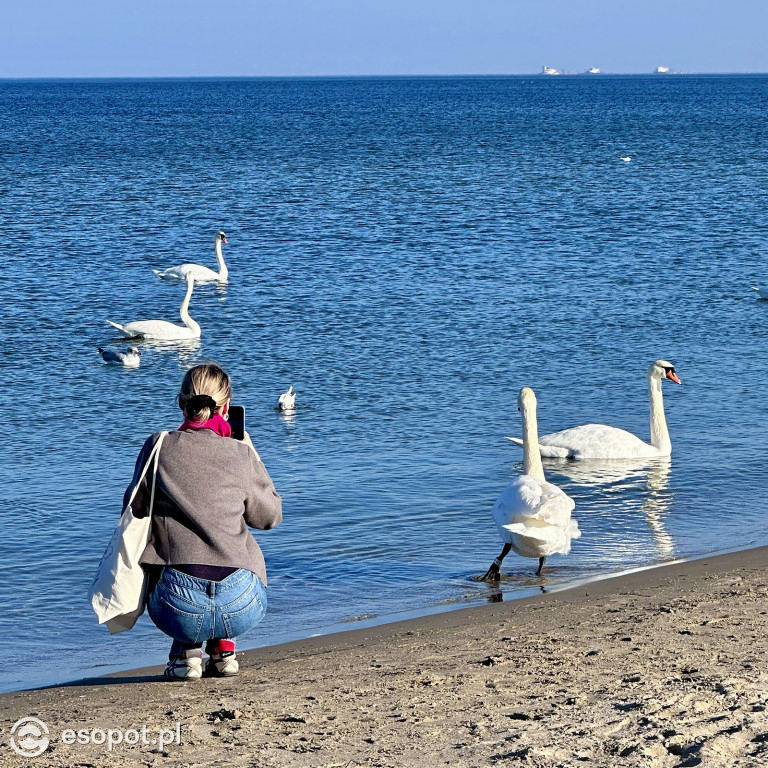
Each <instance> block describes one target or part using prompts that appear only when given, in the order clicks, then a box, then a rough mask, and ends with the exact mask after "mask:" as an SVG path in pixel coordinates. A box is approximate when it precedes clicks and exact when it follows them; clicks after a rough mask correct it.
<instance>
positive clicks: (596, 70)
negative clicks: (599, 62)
mask: <svg viewBox="0 0 768 768" xmlns="http://www.w3.org/2000/svg"><path fill="white" fill-rule="evenodd" d="M587 74H588V75H602V74H603V70H602V69H600V67H590V68H589V69H588V70H587Z"/></svg>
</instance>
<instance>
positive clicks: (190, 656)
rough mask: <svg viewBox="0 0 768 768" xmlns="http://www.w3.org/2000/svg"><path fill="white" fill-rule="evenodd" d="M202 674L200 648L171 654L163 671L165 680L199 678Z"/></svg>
mask: <svg viewBox="0 0 768 768" xmlns="http://www.w3.org/2000/svg"><path fill="white" fill-rule="evenodd" d="M202 676H203V652H202V650H201V649H200V648H191V649H190V650H188V651H184V652H183V653H180V654H179V655H178V656H172V657H171V658H170V659H169V661H168V665H167V666H166V668H165V672H163V677H165V678H166V679H167V680H199V679H200V678H201V677H202Z"/></svg>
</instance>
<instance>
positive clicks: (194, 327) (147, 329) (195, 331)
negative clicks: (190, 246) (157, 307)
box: [107, 273, 200, 341]
mask: <svg viewBox="0 0 768 768" xmlns="http://www.w3.org/2000/svg"><path fill="white" fill-rule="evenodd" d="M186 279H187V292H186V294H185V295H184V301H182V302H181V307H180V308H179V316H180V317H181V322H182V323H184V325H176V324H175V323H169V322H168V321H167V320H136V321H134V322H132V323H126V324H125V325H120V324H119V323H113V322H112V321H111V320H107V322H108V323H109V324H110V325H112V326H114V327H115V328H117V330H118V331H120V333H122V334H123V336H125V337H126V338H129V339H135V338H138V339H161V340H164V341H178V340H181V339H199V338H200V326H199V325H198V324H197V323H196V322H195V321H194V320H193V319H192V318H191V317H190V316H189V312H187V309H188V307H189V299H190V297H191V296H192V290H193V289H194V287H195V278H194V277H193V276H192V274H191V273H190V274H188V275H187V278H186Z"/></svg>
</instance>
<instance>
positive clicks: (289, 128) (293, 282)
mask: <svg viewBox="0 0 768 768" xmlns="http://www.w3.org/2000/svg"><path fill="white" fill-rule="evenodd" d="M622 157H630V158H631V160H629V161H626V160H622V159H621V158H622ZM766 189H768V76H764V75H750V76H748V75H743V76H742V75H734V76H726V75H721V76H703V75H702V76H694V75H690V76H689V75H668V76H563V77H544V76H495V77H491V76H488V77H370V78H362V77H361V78H328V79H325V78H307V79H289V78H286V79H280V78H274V79H229V80H79V81H64V80H50V81H44V80H36V81H23V80H14V81H9V80H6V81H0V231H1V232H2V240H3V252H4V254H5V256H4V258H3V264H2V269H0V298H1V300H0V364H2V380H1V384H2V402H3V407H4V410H3V417H2V421H3V424H4V428H3V432H4V434H5V436H6V438H5V439H6V442H5V448H4V449H3V451H2V454H0V575H1V577H2V583H3V584H4V585H5V587H4V589H3V590H2V591H0V638H2V639H1V640H0V643H2V648H3V650H2V653H3V657H4V658H5V659H6V660H7V661H8V663H4V664H2V665H0V690H4V691H8V690H15V689H21V688H28V687H32V686H38V685H45V684H52V683H57V682H62V681H68V680H76V679H80V678H83V677H87V676H92V675H97V674H101V673H105V672H111V671H114V670H118V669H129V668H135V667H139V666H142V665H145V664H160V663H163V661H164V660H165V659H166V654H167V652H168V647H169V640H168V638H166V637H165V636H164V635H162V634H161V633H160V632H159V631H158V630H157V629H156V628H155V627H154V626H153V625H152V623H151V621H150V620H149V618H148V617H146V616H144V617H142V618H141V619H140V621H139V623H138V624H137V626H136V627H135V628H134V629H133V630H132V631H130V632H127V633H123V634H118V635H115V636H110V635H109V634H108V632H107V630H106V629H105V628H104V627H103V626H99V625H98V624H97V623H96V619H95V616H94V614H93V613H92V611H91V608H90V604H89V601H88V590H89V586H90V583H91V580H92V577H93V575H94V571H95V567H96V565H97V563H98V561H99V559H100V556H101V554H102V552H103V550H104V548H105V546H106V544H107V541H108V539H109V536H110V534H111V532H112V530H113V529H114V527H115V524H116V522H117V520H118V518H119V516H120V513H121V499H122V494H123V491H124V490H125V488H126V486H127V484H128V482H129V480H130V477H131V475H132V472H133V467H134V462H135V460H136V456H137V454H138V451H139V449H140V447H141V445H142V443H143V442H144V440H145V438H146V437H147V436H148V435H149V434H151V433H153V432H155V431H157V430H161V429H174V428H176V427H178V425H179V424H180V412H179V410H178V407H177V404H176V394H177V392H178V388H179V384H180V382H181V379H182V377H183V375H184V372H185V371H186V370H187V369H188V368H189V367H190V366H192V365H195V364H197V363H200V362H203V361H208V360H213V361H216V362H217V363H219V364H220V365H221V366H223V367H224V368H225V369H226V370H227V371H228V372H229V373H230V374H231V376H232V380H233V385H234V402H236V403H238V404H240V405H242V406H243V407H244V409H245V418H246V427H247V429H248V430H249V432H250V433H251V435H252V437H253V441H254V443H255V444H256V447H257V449H258V450H259V452H260V454H261V456H262V458H263V460H264V462H265V464H266V466H267V468H268V470H269V472H270V474H271V476H272V478H273V479H274V482H275V485H276V487H277V489H278V491H279V492H280V494H281V495H282V498H283V507H284V520H283V523H282V524H281V525H280V526H279V527H278V528H276V529H274V530H271V531H267V532H258V531H257V532H255V536H256V538H257V540H258V542H259V544H260V545H261V547H262V549H263V551H264V554H265V558H266V562H267V569H268V574H269V585H268V599H269V609H268V613H267V616H266V618H265V619H264V621H263V622H262V623H261V624H259V625H258V626H257V627H255V628H254V629H253V630H252V631H250V632H249V633H248V634H247V635H245V636H243V637H242V638H241V639H240V641H239V647H240V648H243V649H245V648H252V647H257V646H262V645H267V644H274V643H278V642H282V641H285V640H290V639H295V638H302V637H308V636H311V635H318V634H325V633H330V632H337V631H343V630H345V629H350V628H354V627H360V626H369V625H371V624H375V623H382V622H387V621H391V620H394V619H398V618H402V617H406V616H418V615H423V614H427V613H431V612H436V611H446V610H453V609H458V608H462V607H465V606H471V605H479V604H482V603H485V602H488V601H499V600H503V601H508V600H514V599H515V598H517V597H520V596H522V595H530V594H540V593H541V592H546V591H549V590H555V589H559V588H561V587H563V586H567V585H569V584H573V583H576V582H580V581H584V580H588V579H592V578H595V577H603V576H607V575H609V574H613V573H617V572H622V571H627V570H631V569H637V568H643V567H648V566H654V565H657V564H660V563H665V562H669V561H672V560H680V559H686V558H693V557H696V556H701V555H706V554H708V553H713V552H721V551H725V550H736V549H741V548H747V547H752V546H755V545H759V544H765V543H768V525H766V522H767V514H768V510H766V489H767V488H768V484H767V483H766V471H767V470H766V463H767V462H766V460H767V459H768V451H766V423H767V419H768V400H767V399H766V382H768V301H766V300H763V299H761V298H760V296H759V294H758V293H756V292H755V291H754V290H753V288H752V286H758V287H760V286H764V287H766V288H768V248H767V245H766V244H767V242H768V213H767V211H768V206H766ZM219 230H223V231H224V232H225V233H226V236H227V239H228V243H227V244H226V245H225V246H224V251H223V253H224V258H225V260H226V262H227V265H228V267H229V270H230V280H229V283H228V285H226V286H216V285H199V286H197V287H196V288H195V291H194V294H193V296H192V299H191V304H190V314H191V315H192V317H194V318H195V320H197V322H199V324H200V326H201V327H202V337H201V339H200V341H199V342H193V343H177V344H160V343H152V342H140V343H138V344H137V346H139V347H140V349H141V353H142V358H141V366H140V367H139V368H137V369H133V370H131V369H125V368H122V367H114V366H107V365H105V364H104V363H103V362H102V360H101V357H100V356H99V354H98V353H97V348H98V347H104V348H110V349H115V350H125V349H127V347H129V346H130V345H131V344H132V342H129V341H125V340H121V339H120V338H119V337H117V336H116V332H115V331H114V329H113V328H112V327H111V326H109V325H108V324H107V322H106V320H108V319H109V320H113V321H116V322H121V323H122V322H127V321H131V320H139V319H148V318H159V319H167V320H172V321H173V320H176V321H177V322H178V313H179V305H180V303H181V299H182V297H183V293H184V286H182V285H180V284H179V283H172V282H168V281H162V280H160V279H158V277H157V276H156V275H155V274H154V273H153V269H165V268H166V267H171V266H174V265H177V264H181V263H184V262H196V263H199V264H205V265H207V266H210V267H213V268H215V267H216V260H215V252H214V236H215V234H216V232H218V231H219ZM767 295H768V292H767ZM657 358H662V359H665V360H668V361H670V362H671V363H673V364H674V365H675V366H676V369H677V372H678V375H679V376H680V379H681V381H682V386H678V385H677V384H674V383H672V382H669V381H667V382H665V383H664V386H663V392H664V405H665V409H666V414H667V420H668V424H669V429H670V434H671V439H672V446H673V447H672V457H671V460H669V461H663V462H655V463H654V462H650V463H642V462H641V463H637V462H581V463H579V462H567V461H553V460H549V461H546V462H545V467H544V469H545V473H546V475H547V478H548V480H550V481H551V482H554V483H556V484H557V485H559V486H560V487H561V488H562V489H563V490H564V491H565V492H566V493H567V494H569V495H570V496H572V497H573V499H574V500H575V504H576V506H575V510H574V517H575V518H576V519H577V521H578V524H579V527H580V529H581V531H582V536H581V538H579V539H578V540H575V541H574V542H573V548H572V550H571V553H570V554H569V555H567V556H553V557H551V558H550V559H549V560H548V561H547V564H546V566H545V570H544V573H543V576H542V577H541V578H537V577H536V575H535V570H536V566H537V563H536V562H535V561H534V560H528V559H524V558H521V557H518V556H517V555H515V554H514V553H511V554H510V555H508V557H507V558H506V560H505V562H504V567H503V578H502V580H501V582H500V583H499V584H497V585H493V584H488V583H485V582H483V581H480V580H479V578H478V577H480V576H482V574H484V573H485V571H486V570H487V568H488V567H489V565H490V564H491V562H492V560H493V559H494V557H496V556H497V555H498V554H499V552H500V550H501V541H500V539H499V536H498V533H497V531H496V528H495V525H494V523H493V520H492V517H491V509H492V507H493V504H494V501H495V499H496V498H497V496H498V495H499V494H500V493H501V491H502V490H503V489H504V487H505V486H506V485H507V483H509V482H510V481H511V480H513V479H515V478H516V477H517V476H518V475H520V474H521V473H522V471H523V469H522V463H521V459H522V453H521V450H520V448H519V447H518V446H516V445H514V444H513V443H512V442H510V441H509V440H507V437H508V436H516V435H519V434H520V432H521V422H520V414H519V413H518V410H517V395H518V392H519V390H520V388H521V387H523V386H528V387H532V388H533V389H534V390H535V392H536V395H537V398H538V418H539V428H540V431H541V433H545V432H550V431H555V430H559V429H563V428H565V427H569V426H574V425H577V424H583V423H589V422H598V423H607V424H611V425H614V426H618V427H622V428H624V429H627V430H630V431H631V432H634V433H635V434H637V435H639V436H640V437H642V438H643V439H646V440H647V439H648V438H649V402H648V390H647V384H646V370H647V368H648V365H649V364H650V363H651V362H652V361H654V360H656V359H657ZM289 385H292V386H293V387H294V390H295V391H296V392H297V393H298V396H297V400H296V411H295V413H292V414H284V413H281V412H280V411H278V410H277V408H276V404H277V398H278V396H279V395H280V393H281V392H283V391H284V390H286V389H287V388H288V386H289ZM210 471H211V475H212V477H214V476H215V471H216V468H215V467H213V466H212V467H211V470H210Z"/></svg>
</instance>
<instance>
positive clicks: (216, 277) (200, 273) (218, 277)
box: [152, 232, 229, 283]
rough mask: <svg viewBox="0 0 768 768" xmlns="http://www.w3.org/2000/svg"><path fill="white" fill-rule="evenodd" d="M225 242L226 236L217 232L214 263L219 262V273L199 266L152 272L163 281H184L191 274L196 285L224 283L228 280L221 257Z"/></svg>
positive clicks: (183, 265)
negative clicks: (222, 246)
mask: <svg viewBox="0 0 768 768" xmlns="http://www.w3.org/2000/svg"><path fill="white" fill-rule="evenodd" d="M226 242H227V236H226V235H225V234H224V233H223V232H218V233H217V234H216V237H215V238H214V243H215V244H216V261H218V262H219V271H218V272H215V271H214V270H212V269H209V268H208V267H204V266H202V265H201V264H181V265H179V266H178V267H168V269H164V270H162V271H161V270H159V269H154V270H152V271H153V272H154V273H155V274H156V275H157V276H158V277H162V278H163V279H164V280H186V279H187V275H188V274H190V273H191V274H192V275H193V276H194V278H195V281H196V282H198V283H211V282H219V283H226V282H227V280H228V279H229V270H228V269H227V265H226V264H225V263H224V257H223V256H222V255H221V244H222V243H226Z"/></svg>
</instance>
